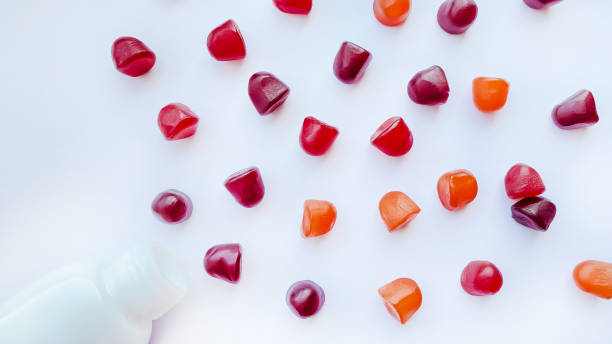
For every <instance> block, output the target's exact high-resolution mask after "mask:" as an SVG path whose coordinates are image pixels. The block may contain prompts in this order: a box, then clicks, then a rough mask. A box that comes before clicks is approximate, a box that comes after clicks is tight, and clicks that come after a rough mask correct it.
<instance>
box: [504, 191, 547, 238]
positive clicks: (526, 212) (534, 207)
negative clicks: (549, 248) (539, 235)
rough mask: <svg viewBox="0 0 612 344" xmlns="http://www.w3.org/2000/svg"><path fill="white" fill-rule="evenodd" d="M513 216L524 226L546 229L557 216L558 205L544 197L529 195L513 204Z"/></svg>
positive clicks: (540, 229)
mask: <svg viewBox="0 0 612 344" xmlns="http://www.w3.org/2000/svg"><path fill="white" fill-rule="evenodd" d="M511 210H512V218H513V219H514V220H515V221H516V222H518V223H520V224H521V225H523V226H526V227H529V228H531V229H535V230H538V231H545V230H547V229H548V226H550V223H551V222H552V221H553V219H554V218H555V214H556V213H557V207H555V204H554V203H553V202H551V201H549V200H547V199H546V198H544V197H527V198H523V199H522V200H520V201H518V202H516V203H514V205H512V208H511Z"/></svg>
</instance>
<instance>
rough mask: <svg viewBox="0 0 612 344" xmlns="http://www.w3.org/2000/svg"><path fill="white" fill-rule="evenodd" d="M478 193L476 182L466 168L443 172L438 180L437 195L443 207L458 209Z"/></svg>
mask: <svg viewBox="0 0 612 344" xmlns="http://www.w3.org/2000/svg"><path fill="white" fill-rule="evenodd" d="M476 194H478V183H476V178H475V177H474V175H472V174H471V173H470V171H467V170H456V171H451V172H448V173H445V174H443V175H442V177H440V179H439V180H438V196H439V197H440V202H442V205H443V206H444V208H446V209H448V210H458V209H461V208H463V207H465V206H466V205H468V203H470V202H472V201H473V200H474V198H476Z"/></svg>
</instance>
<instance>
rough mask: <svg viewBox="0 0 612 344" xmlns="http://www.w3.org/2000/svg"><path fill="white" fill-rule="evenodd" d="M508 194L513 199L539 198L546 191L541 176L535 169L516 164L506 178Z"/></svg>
mask: <svg viewBox="0 0 612 344" xmlns="http://www.w3.org/2000/svg"><path fill="white" fill-rule="evenodd" d="M504 184H505V186H506V194H507V195H508V197H510V198H512V199H519V198H524V197H532V196H537V195H540V194H542V193H544V191H545V190H546V187H545V186H544V182H542V178H541V177H540V174H539V173H538V172H537V171H536V170H535V169H533V167H531V166H528V165H525V164H516V165H514V166H512V167H511V168H510V170H508V173H506V177H505V178H504Z"/></svg>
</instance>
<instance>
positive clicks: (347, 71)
mask: <svg viewBox="0 0 612 344" xmlns="http://www.w3.org/2000/svg"><path fill="white" fill-rule="evenodd" d="M371 58H372V55H371V54H370V52H369V51H367V50H365V49H363V48H362V47H360V46H358V45H357V44H353V43H351V42H344V43H342V45H341V46H340V50H338V53H337V54H336V59H335V60H334V74H335V75H336V77H337V78H338V80H340V81H342V82H343V83H345V84H352V83H355V82H357V81H359V79H361V77H362V76H363V74H364V73H365V70H366V68H367V67H368V64H369V63H370V59H371Z"/></svg>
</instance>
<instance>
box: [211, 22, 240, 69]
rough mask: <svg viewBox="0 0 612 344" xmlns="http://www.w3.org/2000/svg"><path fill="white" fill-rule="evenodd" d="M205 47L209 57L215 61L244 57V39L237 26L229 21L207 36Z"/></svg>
mask: <svg viewBox="0 0 612 344" xmlns="http://www.w3.org/2000/svg"><path fill="white" fill-rule="evenodd" d="M206 46H207V47H208V51H209V52H210V55H212V57H213V58H215V60H217V61H232V60H241V59H243V58H245V57H246V46H245V45H244V38H242V34H241V33H240V29H239V28H238V25H236V23H235V22H234V21H233V20H231V19H230V20H228V21H226V22H224V23H223V24H221V25H219V26H217V27H216V28H214V29H213V30H212V31H211V32H210V33H209V34H208V38H207V39H206Z"/></svg>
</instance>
